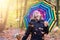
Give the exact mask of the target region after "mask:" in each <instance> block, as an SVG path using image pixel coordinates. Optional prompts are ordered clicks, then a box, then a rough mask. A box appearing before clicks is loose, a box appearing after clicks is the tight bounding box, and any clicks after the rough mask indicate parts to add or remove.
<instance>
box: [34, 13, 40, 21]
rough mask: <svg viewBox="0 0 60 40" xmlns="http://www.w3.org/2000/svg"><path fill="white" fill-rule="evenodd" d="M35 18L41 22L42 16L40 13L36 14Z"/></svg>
mask: <svg viewBox="0 0 60 40" xmlns="http://www.w3.org/2000/svg"><path fill="white" fill-rule="evenodd" d="M34 17H35V19H37V20H40V18H41V14H40V13H39V12H35V13H34Z"/></svg>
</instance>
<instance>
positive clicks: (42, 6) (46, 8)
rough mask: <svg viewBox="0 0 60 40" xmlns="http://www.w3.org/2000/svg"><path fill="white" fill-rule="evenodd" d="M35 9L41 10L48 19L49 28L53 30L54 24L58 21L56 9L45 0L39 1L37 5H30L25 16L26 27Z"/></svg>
mask: <svg viewBox="0 0 60 40" xmlns="http://www.w3.org/2000/svg"><path fill="white" fill-rule="evenodd" d="M35 11H38V12H40V14H41V15H42V17H43V19H44V20H45V21H48V23H49V30H51V28H52V27H53V24H54V23H55V21H56V14H55V12H54V11H55V10H54V9H52V7H51V5H50V4H48V3H47V2H45V1H44V2H39V3H37V4H35V5H33V6H32V7H30V9H29V10H28V12H27V14H26V15H25V16H24V23H25V25H26V27H28V24H29V22H30V19H31V17H32V15H33V14H34V12H35Z"/></svg>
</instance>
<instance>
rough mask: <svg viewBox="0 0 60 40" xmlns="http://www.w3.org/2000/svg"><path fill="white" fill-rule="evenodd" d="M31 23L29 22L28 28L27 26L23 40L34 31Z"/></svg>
mask: <svg viewBox="0 0 60 40" xmlns="http://www.w3.org/2000/svg"><path fill="white" fill-rule="evenodd" d="M31 25H32V24H31V23H29V26H28V28H27V30H26V32H25V35H24V36H23V38H22V40H26V39H27V38H28V36H29V34H30V33H31V32H32V27H31Z"/></svg>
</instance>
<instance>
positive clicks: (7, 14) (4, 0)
mask: <svg viewBox="0 0 60 40" xmlns="http://www.w3.org/2000/svg"><path fill="white" fill-rule="evenodd" d="M40 1H47V2H49V3H51V4H52V5H53V6H55V7H56V8H55V9H56V15H57V21H56V24H57V25H58V26H59V25H60V21H59V20H60V18H59V17H60V0H0V24H4V25H5V28H7V27H10V26H13V27H15V28H17V27H22V26H24V23H23V17H24V15H25V14H26V12H27V10H28V8H29V7H30V6H31V5H32V4H36V3H37V2H40Z"/></svg>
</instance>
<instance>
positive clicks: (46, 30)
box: [44, 26, 49, 34]
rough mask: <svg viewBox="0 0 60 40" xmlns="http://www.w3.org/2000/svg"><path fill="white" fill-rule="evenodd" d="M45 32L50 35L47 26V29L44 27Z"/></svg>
mask: <svg viewBox="0 0 60 40" xmlns="http://www.w3.org/2000/svg"><path fill="white" fill-rule="evenodd" d="M44 32H45V34H48V33H49V28H48V26H47V27H44Z"/></svg>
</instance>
